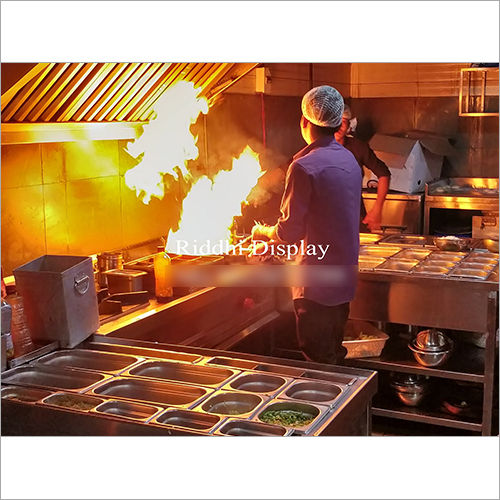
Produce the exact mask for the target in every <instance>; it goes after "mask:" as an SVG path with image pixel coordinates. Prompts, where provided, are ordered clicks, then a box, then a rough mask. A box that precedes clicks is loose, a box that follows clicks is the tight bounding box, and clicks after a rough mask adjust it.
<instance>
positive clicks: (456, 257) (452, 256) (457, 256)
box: [427, 250, 467, 263]
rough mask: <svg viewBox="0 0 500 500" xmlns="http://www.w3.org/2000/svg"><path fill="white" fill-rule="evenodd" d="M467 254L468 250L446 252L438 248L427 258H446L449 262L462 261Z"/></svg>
mask: <svg viewBox="0 0 500 500" xmlns="http://www.w3.org/2000/svg"><path fill="white" fill-rule="evenodd" d="M466 256H467V253H466V252H444V251H441V250H436V251H434V252H432V253H431V254H430V255H429V256H428V257H427V259H431V260H445V261H448V262H455V263H456V262H460V261H461V260H462V259H463V258H464V257H466Z"/></svg>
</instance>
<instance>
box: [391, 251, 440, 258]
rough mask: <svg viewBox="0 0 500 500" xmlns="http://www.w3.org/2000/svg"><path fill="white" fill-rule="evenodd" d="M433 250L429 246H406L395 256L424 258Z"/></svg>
mask: <svg viewBox="0 0 500 500" xmlns="http://www.w3.org/2000/svg"><path fill="white" fill-rule="evenodd" d="M431 252H432V250H431V249H429V248H405V249H404V250H401V252H399V253H397V254H396V255H395V256H394V257H393V258H396V259H416V260H424V259H425V258H426V257H427V256H428V255H429V254H430V253H431Z"/></svg>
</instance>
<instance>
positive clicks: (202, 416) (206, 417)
mask: <svg viewBox="0 0 500 500" xmlns="http://www.w3.org/2000/svg"><path fill="white" fill-rule="evenodd" d="M222 420H223V417H220V416H218V415H212V414H209V413H200V412H197V411H191V410H177V409H168V410H166V411H164V412H163V413H161V414H160V415H158V416H156V417H155V418H154V419H153V420H151V423H155V424H162V425H171V426H173V427H181V428H183V429H195V430H201V431H206V432H210V431H211V430H212V429H213V428H214V427H215V426H216V425H218V424H219V423H220V422H221V421H222Z"/></svg>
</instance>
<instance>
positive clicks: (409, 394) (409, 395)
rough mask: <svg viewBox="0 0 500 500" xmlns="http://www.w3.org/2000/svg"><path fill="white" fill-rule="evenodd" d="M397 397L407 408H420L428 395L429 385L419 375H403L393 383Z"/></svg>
mask: <svg viewBox="0 0 500 500" xmlns="http://www.w3.org/2000/svg"><path fill="white" fill-rule="evenodd" d="M391 386H392V388H393V389H394V391H395V393H396V396H397V397H398V398H399V400H400V401H401V402H402V403H403V404H404V405H406V406H418V405H419V404H420V403H421V401H422V400H423V399H424V397H425V395H426V394H427V389H428V384H427V382H426V380H425V379H424V378H423V377H420V376H418V375H402V376H400V377H398V378H395V379H394V380H393V381H392V382H391Z"/></svg>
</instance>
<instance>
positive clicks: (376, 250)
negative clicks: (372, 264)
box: [359, 245, 401, 257]
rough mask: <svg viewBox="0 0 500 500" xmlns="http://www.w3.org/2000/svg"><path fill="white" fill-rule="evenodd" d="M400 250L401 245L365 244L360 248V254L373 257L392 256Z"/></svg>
mask: <svg viewBox="0 0 500 500" xmlns="http://www.w3.org/2000/svg"><path fill="white" fill-rule="evenodd" d="M400 250H401V247H392V246H385V247H381V246H378V245H365V246H361V247H360V248H359V254H360V255H370V256H373V257H391V255H394V254H396V253H398V252H399V251H400Z"/></svg>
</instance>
